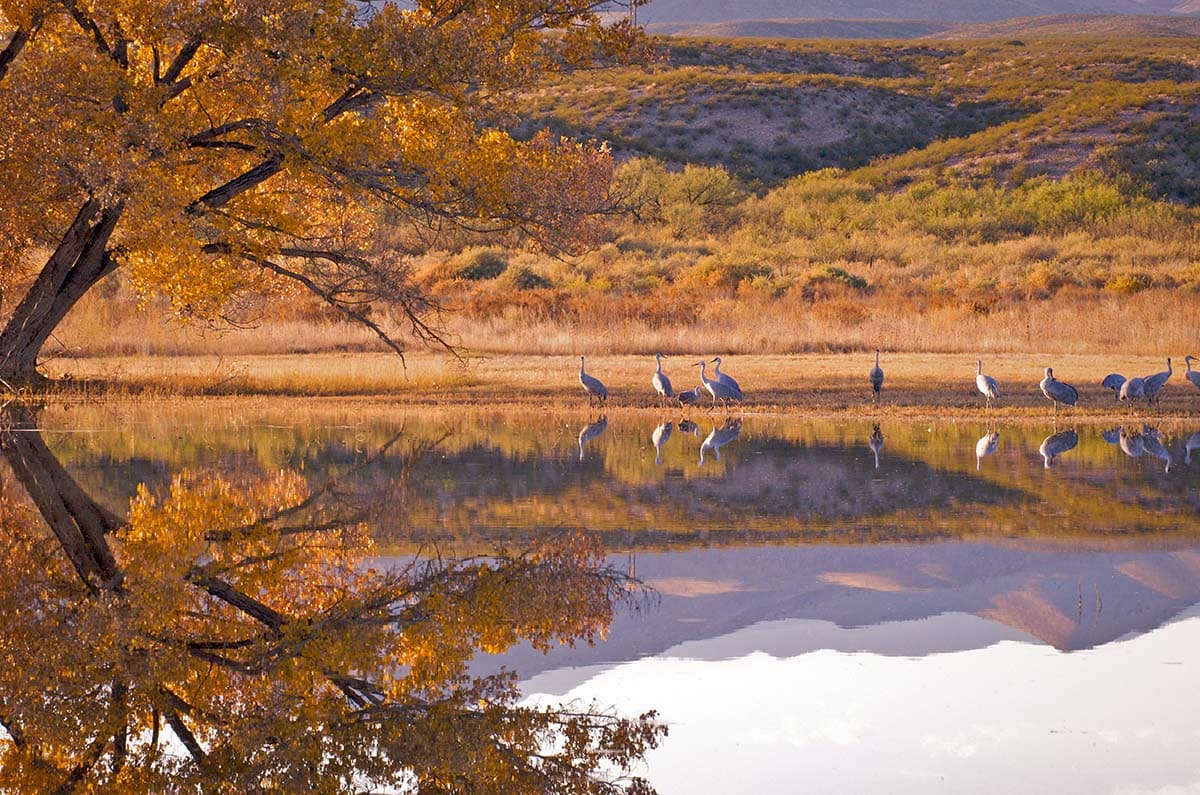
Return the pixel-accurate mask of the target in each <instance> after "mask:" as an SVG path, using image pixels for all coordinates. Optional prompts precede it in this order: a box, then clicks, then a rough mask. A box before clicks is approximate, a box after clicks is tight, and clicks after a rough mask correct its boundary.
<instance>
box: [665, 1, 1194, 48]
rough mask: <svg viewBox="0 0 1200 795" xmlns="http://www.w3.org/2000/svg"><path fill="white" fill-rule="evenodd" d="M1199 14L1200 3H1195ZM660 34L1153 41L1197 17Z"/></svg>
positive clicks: (865, 23) (736, 24)
mask: <svg viewBox="0 0 1200 795" xmlns="http://www.w3.org/2000/svg"><path fill="white" fill-rule="evenodd" d="M1195 6H1196V8H1197V10H1200V0H1195ZM646 30H648V31H649V32H650V33H655V34H659V35H665V36H682V37H688V38H712V39H737V38H743V39H919V38H932V39H1004V38H1012V37H1015V36H1021V37H1025V38H1055V37H1084V36H1097V37H1114V36H1117V37H1125V38H1158V37H1164V36H1168V37H1187V36H1200V17H1189V16H1171V15H1164V14H1050V15H1046V16H1037V17H1016V18H1013V19H1004V20H998V21H993V22H945V21H936V20H916V19H741V20H732V21H728V22H652V23H649V24H647V25H646Z"/></svg>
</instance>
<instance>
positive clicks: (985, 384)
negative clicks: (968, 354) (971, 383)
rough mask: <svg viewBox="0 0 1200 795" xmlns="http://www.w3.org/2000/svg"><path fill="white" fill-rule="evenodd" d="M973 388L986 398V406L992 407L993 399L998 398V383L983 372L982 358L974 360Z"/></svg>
mask: <svg viewBox="0 0 1200 795" xmlns="http://www.w3.org/2000/svg"><path fill="white" fill-rule="evenodd" d="M975 388H976V389H978V390H979V391H980V392H982V393H983V396H984V397H985V398H987V407H988V408H989V409H990V408H991V407H992V401H993V400H999V399H1000V385H999V384H997V383H996V379H995V378H992V377H991V376H990V375H984V374H983V359H976V360H975Z"/></svg>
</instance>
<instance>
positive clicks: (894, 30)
mask: <svg viewBox="0 0 1200 795" xmlns="http://www.w3.org/2000/svg"><path fill="white" fill-rule="evenodd" d="M1198 2H1200V0H1198ZM951 27H952V25H951V24H949V23H946V22H926V21H922V20H896V19H744V20H732V21H729V22H652V23H650V24H648V25H646V30H647V31H648V32H650V33H654V34H659V35H664V36H686V37H689V38H714V39H733V38H746V39H916V38H920V37H922V36H934V35H937V34H939V33H946V32H948V31H949V30H950V29H951Z"/></svg>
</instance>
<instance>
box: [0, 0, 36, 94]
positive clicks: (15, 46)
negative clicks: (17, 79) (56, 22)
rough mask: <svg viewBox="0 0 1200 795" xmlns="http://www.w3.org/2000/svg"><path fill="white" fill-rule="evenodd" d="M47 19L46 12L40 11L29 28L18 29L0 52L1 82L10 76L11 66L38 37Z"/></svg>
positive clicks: (31, 21)
mask: <svg viewBox="0 0 1200 795" xmlns="http://www.w3.org/2000/svg"><path fill="white" fill-rule="evenodd" d="M45 18H46V12H45V11H39V12H38V13H36V14H34V15H33V18H32V19H31V20H30V23H29V27H27V28H17V29H16V30H15V31H13V34H12V38H10V39H9V40H8V44H5V45H4V49H3V50H0V80H3V79H4V76H5V75H6V74H8V66H9V64H11V63H12V62H13V61H14V60H16V58H17V56H18V55H20V54H21V50H23V49H24V48H25V45H26V44H28V43H29V40H30V39H32V38H33V37H34V36H35V35H37V32H38V30H39V29H40V28H41V26H42V21H43V20H44V19H45Z"/></svg>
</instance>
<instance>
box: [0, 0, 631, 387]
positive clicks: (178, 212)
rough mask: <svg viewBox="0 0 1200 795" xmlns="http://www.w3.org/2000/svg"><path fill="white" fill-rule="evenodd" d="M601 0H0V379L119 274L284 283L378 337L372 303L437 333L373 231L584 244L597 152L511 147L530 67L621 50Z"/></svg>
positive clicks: (420, 330)
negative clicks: (475, 232)
mask: <svg viewBox="0 0 1200 795" xmlns="http://www.w3.org/2000/svg"><path fill="white" fill-rule="evenodd" d="M608 4H609V2H608V0H505V1H504V2H493V1H492V0H413V2H408V3H402V4H399V3H363V2H349V1H348V0H225V1H224V2H212V1H211V0H170V2H161V0H0V119H2V120H3V121H2V122H0V287H4V286H10V287H11V286H13V285H16V284H19V283H22V280H23V279H24V280H27V279H28V278H29V276H30V270H31V269H36V278H34V279H33V281H32V286H31V287H30V288H29V290H28V293H27V294H26V295H25V297H24V299H23V300H21V301H20V302H19V304H17V305H16V306H15V308H14V309H13V310H12V313H11V315H10V319H9V320H8V323H7V326H6V327H5V328H4V329H3V331H2V332H0V377H2V378H4V379H5V380H7V381H8V382H9V383H12V382H14V381H26V382H28V381H33V380H37V378H38V375H37V371H36V366H37V359H38V353H39V351H40V350H41V348H42V346H43V344H44V343H45V342H46V340H47V339H48V338H49V335H50V334H51V333H52V331H53V330H54V328H55V327H56V326H57V325H58V323H59V322H60V321H61V320H62V319H63V317H64V316H65V315H66V314H67V313H68V312H69V311H70V310H71V308H72V307H73V306H74V305H75V304H76V302H77V301H78V300H79V299H80V297H81V296H82V295H84V294H85V293H86V292H87V291H88V290H89V289H90V288H91V287H92V286H94V285H95V284H96V283H97V282H98V281H99V280H100V279H102V278H103V277H104V276H105V275H107V274H109V273H110V272H112V271H113V270H114V269H117V268H121V269H124V270H125V271H126V272H127V273H128V278H129V280H130V282H131V283H132V284H133V285H134V286H135V287H136V288H137V289H138V290H139V291H140V292H141V293H142V294H144V295H151V294H161V295H165V296H166V297H168V298H169V299H170V301H171V302H172V305H173V307H174V308H175V310H177V311H178V312H180V313H186V314H190V315H197V316H201V317H212V316H218V315H219V314H220V313H221V310H222V308H223V307H225V306H226V305H227V302H228V301H229V300H230V299H231V297H232V296H236V295H238V294H240V293H243V292H244V291H247V290H253V289H259V288H262V287H263V286H264V284H268V283H272V282H277V281H278V280H283V281H284V282H289V283H294V284H296V285H300V286H302V287H303V288H304V289H306V290H308V291H311V292H312V293H313V294H315V295H316V296H318V297H319V298H320V299H321V300H322V301H324V302H326V303H327V304H329V305H331V306H332V307H335V308H336V309H337V310H338V311H340V312H341V313H343V314H344V315H346V316H347V317H348V318H350V319H352V320H355V321H358V322H361V323H364V324H366V325H368V326H370V327H371V328H372V329H373V330H374V331H375V332H376V333H377V334H378V335H379V336H380V337H381V338H382V339H383V340H384V342H385V343H387V344H388V345H389V346H391V347H392V348H394V349H395V350H397V352H400V351H401V350H402V344H401V343H400V342H399V341H398V340H397V339H395V338H394V335H393V334H390V333H388V331H387V330H386V329H385V328H383V327H382V326H380V325H379V324H377V323H376V321H375V320H373V319H372V316H371V315H370V314H369V312H368V311H367V305H368V304H369V302H371V301H379V300H381V301H386V302H388V303H389V304H391V305H392V306H394V307H396V308H398V311H399V313H400V316H401V317H402V318H405V319H406V320H407V325H408V326H410V327H411V331H412V332H413V333H414V334H415V336H416V337H417V338H424V339H427V340H428V339H430V338H435V339H436V338H437V332H436V329H435V328H433V327H432V326H431V324H430V322H429V314H428V312H429V309H430V307H429V304H428V303H427V301H426V300H425V297H424V296H423V295H422V294H421V293H420V292H419V291H418V290H416V289H414V287H413V286H412V284H411V283H410V281H409V280H407V279H406V278H405V270H404V267H403V263H402V261H401V260H400V259H399V258H398V257H395V256H387V255H381V254H379V253H377V250H376V248H375V247H373V246H372V241H373V240H375V239H377V233H378V231H379V229H378V227H379V225H380V223H381V219H382V218H384V217H387V218H390V219H392V220H393V221H398V222H403V223H407V224H415V225H417V226H419V227H421V228H435V227H437V226H439V225H446V224H451V225H462V226H465V227H467V228H470V229H480V230H520V231H521V232H523V233H525V234H528V235H530V236H532V237H533V238H535V239H536V240H538V241H540V242H542V243H543V244H545V245H547V246H552V247H559V248H564V249H568V250H570V249H574V248H578V247H581V246H586V245H588V244H589V243H590V242H592V240H593V235H594V234H595V231H596V230H595V222H594V219H595V217H596V214H597V213H602V212H605V211H606V210H607V209H609V208H610V207H611V198H610V195H609V184H610V178H611V173H612V162H611V158H610V156H609V154H608V153H607V151H605V150H604V148H603V147H601V146H597V145H593V144H585V143H579V142H573V141H569V140H565V139H558V138H554V137H551V136H549V135H546V134H541V135H537V136H535V137H533V138H532V139H530V140H524V141H520V140H514V139H513V138H512V137H510V136H509V135H508V134H507V132H506V130H507V129H509V127H510V126H511V123H512V122H513V121H514V115H513V114H514V111H515V109H516V107H517V106H516V103H515V98H516V97H517V95H518V93H519V92H522V91H527V90H529V89H531V88H533V87H535V86H536V85H537V84H538V83H539V81H540V80H542V79H543V78H544V76H545V75H546V74H548V73H551V72H556V71H561V70H566V69H573V68H579V67H585V66H591V65H595V64H599V63H603V62H607V61H609V60H612V59H620V58H629V57H641V53H642V43H641V40H640V38H639V37H638V35H637V32H636V30H635V28H634V27H633V26H631V25H630V24H629V23H628V21H624V22H621V23H618V24H616V25H610V26H605V25H603V24H602V22H601V19H600V17H599V16H598V14H597V12H598V11H600V10H601V9H602V8H603V7H604V6H606V5H608Z"/></svg>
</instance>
